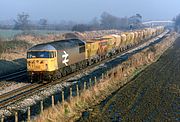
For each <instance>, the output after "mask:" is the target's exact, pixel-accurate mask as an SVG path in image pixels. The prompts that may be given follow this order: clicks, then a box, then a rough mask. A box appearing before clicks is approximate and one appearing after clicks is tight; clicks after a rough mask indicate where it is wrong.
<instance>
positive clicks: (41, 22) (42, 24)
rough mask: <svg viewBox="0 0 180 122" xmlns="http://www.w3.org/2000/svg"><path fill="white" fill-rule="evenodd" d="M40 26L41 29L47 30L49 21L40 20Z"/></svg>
mask: <svg viewBox="0 0 180 122" xmlns="http://www.w3.org/2000/svg"><path fill="white" fill-rule="evenodd" d="M38 24H39V25H40V28H42V29H46V27H47V25H48V21H47V19H40V20H39V22H38Z"/></svg>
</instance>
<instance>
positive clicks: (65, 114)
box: [35, 35, 175, 122]
mask: <svg viewBox="0 0 180 122" xmlns="http://www.w3.org/2000/svg"><path fill="white" fill-rule="evenodd" d="M174 41H175V38H174V35H172V36H170V37H168V38H166V39H165V40H164V41H163V42H160V43H158V44H156V45H155V46H154V48H155V50H151V49H150V48H148V49H145V50H143V51H142V52H140V53H138V54H135V55H133V56H132V57H131V58H129V59H128V60H127V61H125V62H124V63H122V64H121V65H119V66H117V67H116V68H114V69H112V70H111V71H109V74H108V75H107V76H106V77H105V78H104V79H102V80H100V81H99V82H98V84H96V85H94V86H93V87H91V88H89V89H87V90H85V91H83V92H81V95H80V96H77V97H73V98H72V99H71V101H69V102H64V103H62V104H58V105H56V106H55V107H54V108H49V109H47V110H45V111H44V112H43V113H42V114H41V115H40V116H39V117H37V118H36V120H35V121H37V122H71V121H75V120H77V119H78V118H79V117H80V116H81V113H82V112H83V111H85V109H88V108H89V107H91V106H93V105H96V104H98V103H100V102H101V101H102V100H104V99H105V98H106V97H107V96H109V95H111V94H112V93H113V92H115V91H116V90H118V89H119V88H120V87H122V86H124V85H125V84H126V83H128V81H130V79H132V78H133V77H134V76H135V75H137V74H138V73H139V72H140V71H142V70H143V69H144V68H145V67H147V66H148V65H150V64H151V63H153V62H155V61H156V60H158V58H159V57H160V56H161V55H162V53H163V52H164V51H165V50H166V49H168V48H169V47H170V46H171V45H172V43H173V42H174ZM137 59H138V60H137ZM172 88H173V87H172Z"/></svg>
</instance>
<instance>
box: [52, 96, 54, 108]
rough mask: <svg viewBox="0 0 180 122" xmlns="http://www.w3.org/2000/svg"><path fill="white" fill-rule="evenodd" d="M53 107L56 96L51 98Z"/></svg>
mask: <svg viewBox="0 0 180 122" xmlns="http://www.w3.org/2000/svg"><path fill="white" fill-rule="evenodd" d="M51 101H52V107H53V108H54V95H52V96H51Z"/></svg>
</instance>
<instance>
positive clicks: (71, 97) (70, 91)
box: [70, 87, 72, 99]
mask: <svg viewBox="0 0 180 122" xmlns="http://www.w3.org/2000/svg"><path fill="white" fill-rule="evenodd" d="M70 99H72V88H71V87H70Z"/></svg>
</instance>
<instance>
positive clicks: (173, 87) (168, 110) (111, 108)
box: [78, 38, 180, 122]
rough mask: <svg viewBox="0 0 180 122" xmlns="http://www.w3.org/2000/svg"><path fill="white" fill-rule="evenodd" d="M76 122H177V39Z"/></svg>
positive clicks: (179, 86) (179, 90)
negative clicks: (124, 84)
mask: <svg viewBox="0 0 180 122" xmlns="http://www.w3.org/2000/svg"><path fill="white" fill-rule="evenodd" d="M78 121H98V122H100V121H137V122H140V121H158V122H159V121H162V122H163V121H180V38H178V39H177V40H176V42H175V43H174V45H173V47H171V48H170V49H168V50H167V51H166V52H165V53H164V54H163V55H162V56H161V57H160V59H159V60H158V61H157V62H156V63H153V64H152V65H150V66H149V67H148V68H146V69H145V70H144V71H143V72H142V73H141V74H139V75H138V76H137V77H136V78H135V79H134V80H133V81H131V82H130V83H128V84H127V85H126V86H124V87H123V88H121V89H120V90H118V91H116V92H115V93H114V94H113V95H111V96H109V97H108V98H107V99H106V100H105V101H103V102H101V104H99V105H96V106H93V107H92V108H91V109H89V110H88V111H86V112H84V113H83V116H82V117H81V119H80V120H78Z"/></svg>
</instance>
